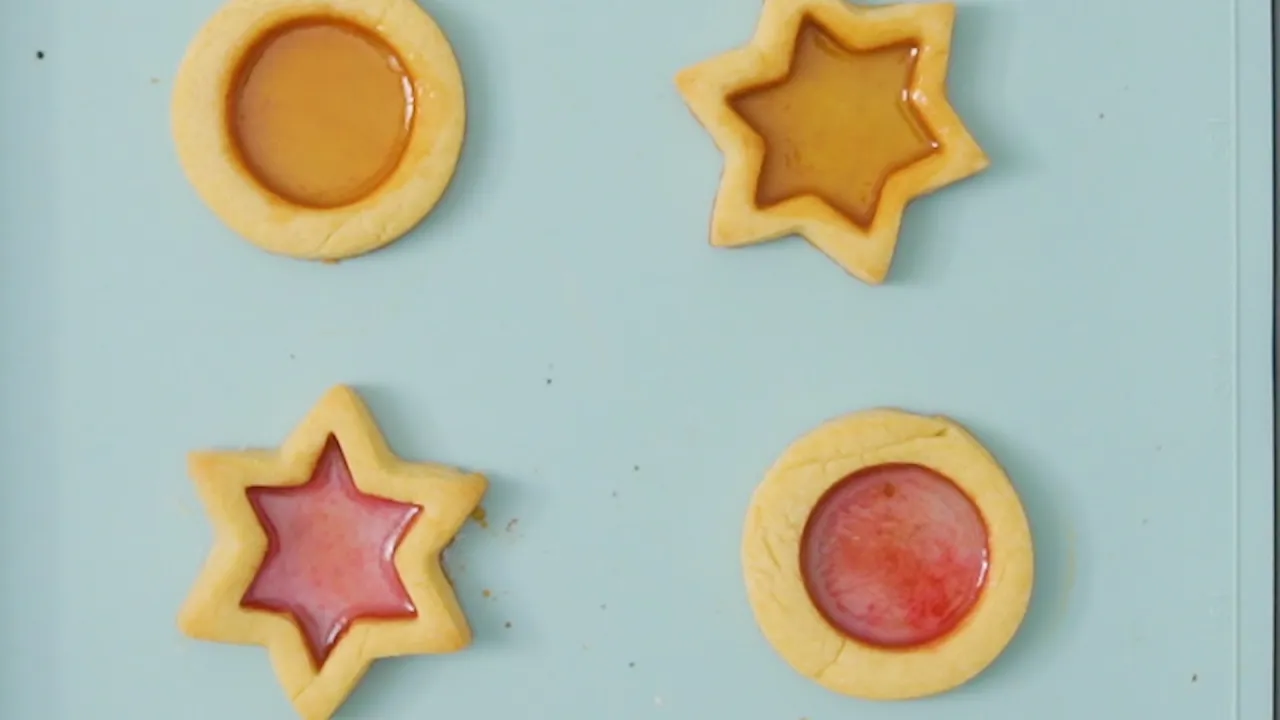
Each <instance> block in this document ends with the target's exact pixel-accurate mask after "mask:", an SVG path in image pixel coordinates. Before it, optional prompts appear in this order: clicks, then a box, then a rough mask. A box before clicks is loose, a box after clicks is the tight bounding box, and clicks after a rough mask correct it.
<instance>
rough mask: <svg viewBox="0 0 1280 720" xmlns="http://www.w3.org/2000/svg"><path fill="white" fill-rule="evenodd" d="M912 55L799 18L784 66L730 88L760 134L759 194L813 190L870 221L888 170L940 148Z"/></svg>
mask: <svg viewBox="0 0 1280 720" xmlns="http://www.w3.org/2000/svg"><path fill="white" fill-rule="evenodd" d="M918 55H919V47H918V46H917V45H915V44H913V43H910V42H900V43H894V44H891V45H885V46H882V47H876V48H871V49H865V50H861V49H854V48H850V47H847V46H845V45H843V44H842V43H841V42H840V41H839V40H837V39H836V38H835V37H834V36H833V35H832V34H831V33H829V32H828V31H826V30H825V29H824V28H822V26H820V25H818V24H817V23H816V22H814V21H813V20H812V19H805V20H804V21H803V22H802V23H801V25H800V30H799V34H798V35H797V36H796V46H795V54H794V56H793V57H792V61H791V67H790V69H789V70H788V73H787V75H786V76H784V77H783V78H781V79H780V80H777V81H775V82H772V83H769V84H767V85H762V86H759V87H754V88H749V89H747V90H745V91H742V92H740V93H737V94H735V95H733V96H732V97H730V98H729V103H730V106H731V107H732V108H733V109H734V110H735V111H736V112H737V113H738V114H739V115H740V116H741V117H742V118H743V119H744V120H745V121H746V122H747V124H748V125H750V126H751V127H752V128H753V129H754V130H755V131H756V132H757V133H758V134H759V135H760V136H761V137H762V138H763V139H764V143H765V152H764V162H763V165H762V167H761V168H760V176H759V180H758V182H757V186H756V204H757V205H758V206H760V207H762V208H766V207H770V206H773V205H777V204H778V203H781V202H784V201H786V200H790V199H792V198H795V197H800V196H813V197H817V198H819V199H821V200H823V201H824V202H826V203H827V204H828V205H830V206H831V207H832V208H833V209H835V210H836V211H837V212H839V213H840V214H842V215H844V216H845V217H846V218H847V219H848V220H849V221H850V222H852V223H853V224H854V225H857V226H859V227H862V228H864V229H865V228H868V227H870V226H871V223H872V221H873V220H874V219H875V214H876V209H877V208H878V206H879V204H880V197H881V195H882V193H883V192H884V187H885V183H886V182H887V181H888V180H889V178H890V177H891V176H892V175H893V174H894V173H896V172H898V171H899V170H902V169H903V168H905V167H907V166H909V165H911V164H913V163H915V162H917V161H919V160H922V159H924V158H926V157H928V156H929V155H931V154H932V153H934V152H936V151H937V149H938V142H937V140H936V139H935V138H934V137H933V135H932V134H931V132H930V131H929V128H928V127H927V125H926V124H925V122H924V120H923V118H921V116H920V114H919V112H918V111H917V109H916V108H915V106H914V105H913V103H912V101H911V97H910V88H911V84H912V76H913V73H914V72H915V65H916V58H917V56H918Z"/></svg>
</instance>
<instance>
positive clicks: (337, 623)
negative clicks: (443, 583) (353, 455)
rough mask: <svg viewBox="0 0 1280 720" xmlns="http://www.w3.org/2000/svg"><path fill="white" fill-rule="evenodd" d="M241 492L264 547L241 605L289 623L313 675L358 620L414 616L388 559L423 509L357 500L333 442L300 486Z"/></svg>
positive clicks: (369, 498)
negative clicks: (281, 615)
mask: <svg viewBox="0 0 1280 720" xmlns="http://www.w3.org/2000/svg"><path fill="white" fill-rule="evenodd" d="M247 492H248V496H249V502H250V504H252V505H253V510H254V513H256V514H257V516H258V521H259V522H260V523H262V528H263V530H265V531H266V533H267V540H268V544H267V554H266V557H265V558H264V559H263V561H262V566H261V567H260V568H258V573H257V575H256V576H255V577H254V579H253V583H252V584H250V586H249V589H248V590H247V591H246V592H245V594H244V597H243V598H242V599H241V601H240V604H241V605H242V606H243V607H246V608H253V609H258V610H268V611H271V612H281V613H288V614H290V615H292V616H293V618H294V620H295V621H296V622H297V623H298V626H299V628H300V629H301V630H302V635H303V638H304V639H305V641H306V644H307V649H308V650H309V651H310V653H311V658H312V660H313V662H314V663H315V665H316V666H317V667H319V666H321V665H323V664H324V661H325V660H326V659H327V658H328V657H329V653H330V652H331V651H332V650H333V647H334V646H335V645H337V643H338V640H340V639H341V638H342V635H343V633H345V632H346V630H347V628H348V627H350V626H351V623H353V622H355V621H356V620H358V619H361V618H384V619H390V618H410V617H414V616H416V615H417V609H416V608H415V607H414V605H413V600H412V599H411V598H410V597H409V594H408V592H407V591H406V590H405V588H404V583H402V582H401V580H400V575H399V574H398V573H397V572H396V567H395V563H394V562H393V561H392V557H393V556H394V554H395V550H396V547H397V546H398V545H399V544H400V540H401V538H403V537H404V534H405V532H406V531H408V529H409V527H410V526H411V525H412V524H413V521H414V519H415V518H417V516H418V513H420V512H421V511H422V508H420V507H418V506H417V505H409V504H407V503H400V502H395V501H392V500H387V499H385V498H379V497H375V496H372V495H366V494H364V493H362V492H360V490H359V489H357V488H356V485H355V482H354V481H353V480H352V477H351V469H350V468H349V467H348V466H347V460H346V458H345V457H344V456H343V454H342V448H341V447H339V445H338V441H337V439H336V438H334V437H332V436H330V438H329V440H328V442H327V443H325V446H324V450H323V452H321V454H320V459H319V460H318V461H317V462H316V466H315V470H314V471H313V472H312V475H311V479H310V480H308V481H307V482H306V483H305V484H303V485H295V486H292V487H252V488H249V489H248V491H247Z"/></svg>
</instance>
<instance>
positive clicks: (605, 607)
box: [600, 603, 609, 610]
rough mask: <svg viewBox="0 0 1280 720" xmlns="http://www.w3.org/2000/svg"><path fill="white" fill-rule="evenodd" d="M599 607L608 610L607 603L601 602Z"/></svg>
mask: <svg viewBox="0 0 1280 720" xmlns="http://www.w3.org/2000/svg"><path fill="white" fill-rule="evenodd" d="M600 609H601V610H608V609H609V606H608V605H605V604H603V603H601V605H600Z"/></svg>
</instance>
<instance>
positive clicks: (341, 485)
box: [178, 386, 487, 720]
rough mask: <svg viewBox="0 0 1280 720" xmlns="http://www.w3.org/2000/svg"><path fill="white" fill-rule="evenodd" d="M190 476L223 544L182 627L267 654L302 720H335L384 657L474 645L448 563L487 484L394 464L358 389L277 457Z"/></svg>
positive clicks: (200, 467)
mask: <svg viewBox="0 0 1280 720" xmlns="http://www.w3.org/2000/svg"><path fill="white" fill-rule="evenodd" d="M189 465H190V471H191V474H192V477H193V478H194V480H195V483H196V487H197V489H198V491H199V494H200V497H201V499H202V500H203V502H204V505H205V508H206V509H207V511H208V514H209V518H210V520H211V521H212V523H213V526H214V531H215V541H214V547H213V550H212V552H211V554H210V556H209V558H208V560H207V562H206V564H205V567H204V569H203V571H202V572H201V574H200V577H199V579H198V580H197V581H196V584H195V587H194V588H193V589H192V591H191V594H190V596H189V597H188V599H187V602H186V604H185V606H184V607H183V608H182V610H181V613H180V615H179V620H178V623H179V627H180V628H181V629H182V631H183V632H184V633H186V634H187V635H189V636H191V637H193V638H197V639H201V640H212V641H218V642H228V643H240V644H255V645H263V646H265V647H267V649H268V650H269V651H270V654H271V661H272V665H273V666H274V668H275V671H276V675H277V677H278V678H279V680H280V683H281V685H283V686H284V689H285V691H286V693H287V694H288V696H289V698H290V700H291V701H292V702H293V705H294V707H295V708H296V709H297V711H298V713H299V714H300V715H301V716H302V717H304V718H307V719H308V720H322V719H324V718H328V717H330V716H331V715H332V714H333V712H334V711H335V710H336V709H337V708H338V707H339V706H340V705H341V704H342V702H343V701H344V700H345V699H346V697H347V695H348V694H349V693H350V692H351V690H352V689H353V688H354V687H355V685H356V683H358V682H359V680H360V678H361V677H362V676H363V675H364V673H365V671H366V670H368V668H369V665H370V664H371V663H372V662H373V661H374V660H376V659H378V658H383V657H391V656H396V655H410V654H426V653H447V652H454V651H458V650H461V649H463V648H465V647H466V646H467V645H469V644H470V642H471V631H470V628H469V625H468V623H467V620H466V617H465V616H464V615H463V612H462V608H461V607H460V606H459V604H458V601H457V598H456V597H455V595H454V593H453V589H452V587H451V586H450V584H449V581H448V579H447V578H446V577H445V574H444V570H443V568H442V567H441V565H440V553H441V552H442V551H443V549H444V547H445V546H446V545H447V544H448V543H449V542H450V540H451V539H452V538H453V536H454V535H455V534H456V533H457V532H458V530H459V529H460V528H461V526H462V524H463V523H464V522H466V519H467V517H468V515H469V514H470V513H471V512H472V510H473V509H474V508H475V507H476V506H477V505H478V504H479V502H480V499H481V497H482V496H483V495H484V492H485V489H486V486H487V481H486V480H485V478H484V477H483V476H480V475H475V474H469V473H464V472H462V471H459V470H455V469H452V468H448V467H444V466H440V465H434V464H426V463H411V462H406V461H404V460H401V459H399V458H397V457H396V456H395V455H394V454H392V452H391V450H390V448H388V447H387V445H386V442H385V441H384V440H383V438H382V435H381V433H380V432H379V430H378V428H377V425H376V423H375V421H374V419H373V417H372V415H371V414H370V413H369V411H368V409H367V408H366V407H365V406H364V404H363V402H361V400H360V398H359V396H357V395H356V393H355V392H354V391H352V390H351V389H349V388H346V387H341V386H339V387H336V388H334V389H332V390H330V391H329V392H328V393H327V394H326V395H325V396H324V397H323V398H322V399H321V400H320V402H319V403H318V404H317V405H316V407H315V408H314V409H313V410H312V411H311V413H310V414H309V415H308V416H307V417H306V419H305V420H303V422H302V423H301V425H299V426H298V428H297V429H296V430H295V431H294V432H293V434H292V435H291V436H290V437H289V439H288V440H286V441H285V443H284V445H283V446H281V447H280V448H279V449H278V450H272V451H265V450H247V451H204V452H195V453H192V455H191V457H190V461H189Z"/></svg>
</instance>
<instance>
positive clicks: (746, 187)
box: [676, 0, 988, 284]
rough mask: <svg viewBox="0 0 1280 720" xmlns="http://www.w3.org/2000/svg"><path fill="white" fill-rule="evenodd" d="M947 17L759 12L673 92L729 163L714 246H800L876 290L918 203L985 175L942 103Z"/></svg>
mask: <svg viewBox="0 0 1280 720" xmlns="http://www.w3.org/2000/svg"><path fill="white" fill-rule="evenodd" d="M954 18H955V7H954V5H952V4H950V3H928V4H914V3H911V4H901V5H888V6H873V7H862V6H857V5H851V4H848V3H846V2H844V0H765V3H764V10H763V12H762V15H761V17H760V22H759V25H758V26H757V28H756V33H755V36H754V37H753V38H752V39H751V41H750V42H749V43H748V44H747V45H746V46H744V47H742V48H739V49H737V50H733V51H731V52H728V53H725V54H724V55H721V56H719V57H716V58H713V59H711V60H707V61H705V62H702V63H700V64H698V65H695V66H693V67H690V68H687V69H685V70H683V71H681V72H680V73H679V75H678V76H677V78H676V84H677V86H678V88H679V90H680V92H681V94H682V95H683V96H684V99H685V102H686V103H687V104H688V105H689V108H690V109H691V110H692V112H693V114H694V116H695V117H696V118H697V120H698V121H699V122H700V123H701V124H702V125H703V126H704V127H705V128H706V130H707V132H709V133H710V134H711V136H712V138H713V139H714V141H715V144H716V146H717V147H718V148H719V149H720V151H721V152H722V153H723V155H724V172H723V174H722V175H721V180H720V188H719V191H718V192H717V194H716V199H715V206H714V209H713V211H712V219H711V243H712V245H715V246H718V247H739V246H744V245H752V244H756V243H761V242H765V241H768V240H774V239H777V238H781V237H784V236H787V235H799V236H801V237H804V238H805V239H807V240H808V241H809V242H810V243H811V244H813V245H814V246H816V247H817V248H818V249H819V250H821V251H822V252H824V253H826V254H827V255H828V256H829V257H830V258H831V259H833V260H834V261H835V262H837V263H839V264H840V265H841V266H842V267H843V268H844V269H845V270H846V271H848V272H849V273H851V274H852V275H854V276H855V277H857V278H860V279H861V280H863V281H865V282H868V283H872V284H878V283H880V282H882V281H883V280H884V279H885V277H886V276H887V274H888V272H889V266H890V263H891V261H892V259H893V253H894V248H895V246H896V245H897V241H898V231H899V228H900V227H901V224H902V216H903V212H904V211H905V209H906V206H907V204H908V203H909V202H910V201H911V200H912V199H913V198H915V197H918V196H920V195H923V194H926V193H929V192H932V191H934V190H937V189H938V188H941V187H943V186H944V185H948V184H950V183H954V182H956V181H957V180H960V179H962V178H965V177H968V176H970V175H973V174H975V173H977V172H979V171H981V170H982V169H984V168H985V167H987V165H988V160H987V156H986V155H985V153H983V151H982V149H981V148H980V147H978V144H977V143H976V142H975V141H974V139H973V138H972V137H971V136H970V134H969V132H968V131H967V130H966V129H965V127H964V124H963V123H962V122H961V120H960V118H959V117H958V116H957V115H956V113H955V111H954V110H953V109H952V107H951V105H950V103H949V102H948V101H947V96H946V75H947V61H948V59H949V57H950V46H951V26H952V22H953V20H954Z"/></svg>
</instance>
